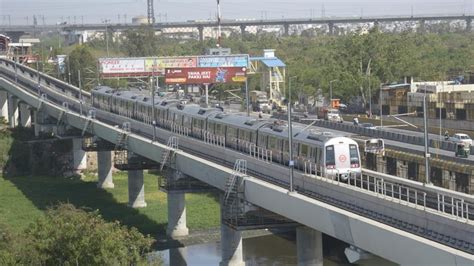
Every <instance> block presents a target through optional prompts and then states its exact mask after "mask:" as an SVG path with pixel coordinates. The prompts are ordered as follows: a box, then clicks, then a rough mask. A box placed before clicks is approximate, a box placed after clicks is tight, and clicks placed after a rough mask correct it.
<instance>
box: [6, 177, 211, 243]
mask: <svg viewBox="0 0 474 266" xmlns="http://www.w3.org/2000/svg"><path fill="white" fill-rule="evenodd" d="M96 180H97V178H96V177H95V176H93V175H91V174H87V175H86V176H85V177H84V178H82V179H79V178H64V177H47V176H29V177H8V178H7V177H4V176H1V177H0V213H1V215H0V223H3V224H6V225H8V226H9V227H11V228H12V229H13V230H15V231H18V232H19V231H22V230H24V229H25V228H26V227H28V225H29V224H30V222H32V221H34V220H35V219H37V218H38V217H40V216H41V215H43V211H44V210H46V209H47V208H48V207H49V206H52V205H54V204H56V203H58V202H68V203H71V204H73V205H75V206H76V207H82V208H85V209H88V210H99V213H100V214H101V215H102V216H103V217H104V219H105V220H107V221H119V222H120V223H122V224H124V225H127V226H130V227H136V228H137V229H138V230H139V231H140V232H142V233H144V234H149V235H151V236H152V237H155V238H157V239H159V237H160V236H162V235H164V234H165V231H166V225H167V201H166V200H167V196H166V194H165V193H163V192H161V191H159V190H158V181H157V176H156V175H151V174H145V177H144V181H145V199H146V202H147V205H148V206H147V207H146V208H142V209H133V208H130V207H128V206H127V203H128V181H127V174H126V173H116V174H114V183H115V188H114V189H107V190H103V189H98V188H97V187H96ZM217 199H218V198H217V196H215V195H213V194H186V211H187V222H188V224H187V225H188V227H189V229H190V231H191V232H193V231H200V230H204V229H206V230H207V229H210V228H218V227H219V225H220V213H219V203H218V201H217Z"/></svg>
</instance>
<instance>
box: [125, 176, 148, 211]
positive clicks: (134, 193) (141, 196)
mask: <svg viewBox="0 0 474 266" xmlns="http://www.w3.org/2000/svg"><path fill="white" fill-rule="evenodd" d="M128 206H130V207H133V208H144V207H146V202H145V183H144V182H143V170H129V171H128Z"/></svg>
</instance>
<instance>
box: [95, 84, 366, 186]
mask: <svg viewBox="0 0 474 266" xmlns="http://www.w3.org/2000/svg"><path fill="white" fill-rule="evenodd" d="M91 95H92V106H93V107H94V108H97V109H101V110H105V111H109V112H112V113H115V114H118V115H121V116H125V117H128V118H130V119H134V120H138V121H141V122H144V123H146V124H150V125H152V124H153V123H154V122H153V121H155V124H156V126H158V127H162V128H166V129H170V130H171V129H176V128H178V129H179V131H180V132H181V133H183V134H186V135H188V136H191V137H194V138H197V139H201V140H205V139H207V140H208V139H213V140H214V141H215V143H218V144H219V145H221V146H225V147H227V148H231V149H235V150H238V151H242V152H247V153H248V152H250V150H252V149H253V150H255V149H260V150H262V151H266V156H268V157H270V159H271V161H272V162H277V163H280V164H283V165H288V164H289V162H290V158H289V151H288V150H289V144H288V125H287V124H286V123H284V122H281V121H279V120H274V119H266V120H264V119H255V118H252V117H248V116H243V115H239V114H229V113H226V112H223V111H222V110H221V109H218V108H203V107H200V106H199V105H196V104H187V105H184V104H181V103H180V101H179V100H169V99H163V98H160V97H157V96H155V99H154V109H155V110H154V113H155V118H153V117H152V116H153V115H152V114H153V110H152V99H151V96H149V95H148V96H146V95H140V94H139V93H135V92H132V91H121V90H113V89H111V88H109V87H105V86H99V87H96V88H94V89H93V90H92V93H91ZM292 130H293V136H294V137H293V155H294V156H293V157H294V158H293V160H292V162H293V163H294V167H295V168H296V169H299V170H303V171H306V172H308V168H309V169H310V170H309V171H311V172H312V173H314V174H318V175H323V176H326V177H331V178H338V179H339V180H342V181H345V180H347V179H348V178H349V177H350V176H351V175H360V174H361V163H360V154H359V147H358V144H357V142H355V141H354V140H352V139H350V138H347V137H343V136H335V135H333V134H330V133H328V132H320V131H316V130H314V129H306V128H305V127H304V126H303V125H301V124H297V123H294V124H293V126H292ZM310 165H311V166H310Z"/></svg>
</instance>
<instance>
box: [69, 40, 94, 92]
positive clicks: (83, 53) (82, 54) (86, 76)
mask: <svg viewBox="0 0 474 266" xmlns="http://www.w3.org/2000/svg"><path fill="white" fill-rule="evenodd" d="M68 60H69V62H68V64H67V65H68V67H69V71H70V74H71V83H72V84H74V85H76V86H79V71H80V73H81V84H82V88H84V89H85V90H91V89H92V87H93V86H94V80H95V79H96V78H97V58H96V57H95V56H94V55H93V54H92V50H91V49H90V48H89V47H88V46H87V45H79V46H77V47H76V48H74V50H72V52H71V53H70V54H69V58H68Z"/></svg>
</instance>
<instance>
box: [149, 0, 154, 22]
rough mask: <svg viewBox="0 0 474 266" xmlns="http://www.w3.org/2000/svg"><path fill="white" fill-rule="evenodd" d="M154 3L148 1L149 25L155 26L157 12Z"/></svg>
mask: <svg viewBox="0 0 474 266" xmlns="http://www.w3.org/2000/svg"><path fill="white" fill-rule="evenodd" d="M153 1H154V0H148V24H149V25H153V24H155V10H154V8H153Z"/></svg>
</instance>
